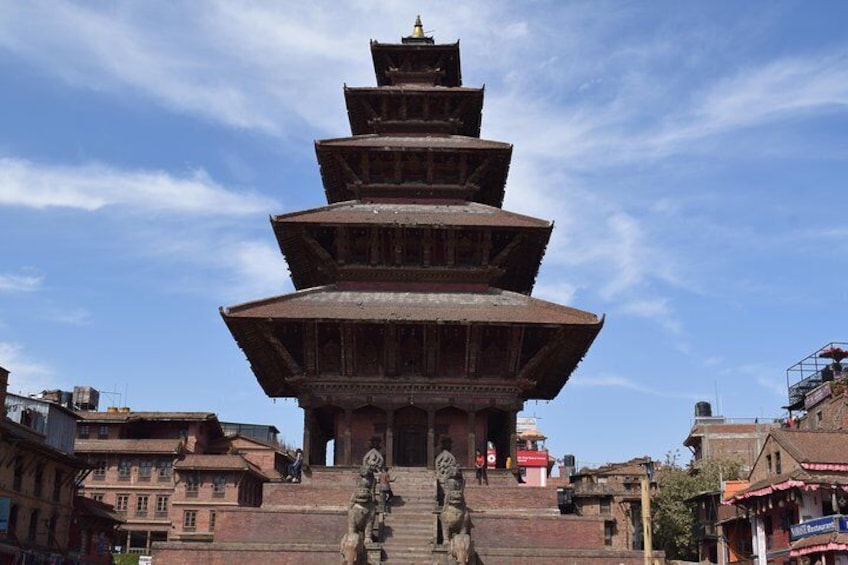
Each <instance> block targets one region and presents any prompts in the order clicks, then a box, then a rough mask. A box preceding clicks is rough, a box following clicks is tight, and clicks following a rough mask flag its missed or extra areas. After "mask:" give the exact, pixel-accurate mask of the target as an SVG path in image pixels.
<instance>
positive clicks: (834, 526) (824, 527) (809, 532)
mask: <svg viewBox="0 0 848 565" xmlns="http://www.w3.org/2000/svg"><path fill="white" fill-rule="evenodd" d="M831 532H848V517H846V516H840V515H838V514H837V515H834V516H822V517H821V518H814V519H812V520H807V521H806V522H801V523H800V524H793V525H791V526H789V540H790V541H795V540H797V539H801V538H806V537H809V536H815V535H818V534H829V533H831Z"/></svg>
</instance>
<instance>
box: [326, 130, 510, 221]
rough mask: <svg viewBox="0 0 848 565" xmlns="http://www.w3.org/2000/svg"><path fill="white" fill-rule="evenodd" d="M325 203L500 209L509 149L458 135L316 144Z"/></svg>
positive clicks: (366, 138)
mask: <svg viewBox="0 0 848 565" xmlns="http://www.w3.org/2000/svg"><path fill="white" fill-rule="evenodd" d="M315 152H316V154H317V156H318V163H319V165H320V167H321V179H322V182H323V184H324V191H325V193H326V196H327V201H328V202H329V203H331V204H332V203H336V202H344V201H347V200H368V199H370V198H384V199H385V198H394V199H398V198H405V199H420V200H429V199H433V198H436V199H439V198H441V199H453V200H455V199H469V200H473V201H475V202H481V203H483V204H488V205H490V206H496V207H498V208H500V207H501V205H502V204H503V198H504V191H505V187H506V178H507V174H508V173H509V163H510V159H511V158H512V145H510V144H509V143H502V142H499V141H489V140H483V139H478V138H474V137H465V136H457V135H426V136H413V135H403V136H400V135H397V136H395V135H359V136H355V137H346V138H339V139H327V140H323V141H318V142H316V143H315Z"/></svg>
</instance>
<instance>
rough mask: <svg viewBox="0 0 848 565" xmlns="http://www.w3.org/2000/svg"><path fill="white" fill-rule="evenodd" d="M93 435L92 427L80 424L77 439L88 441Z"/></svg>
mask: <svg viewBox="0 0 848 565" xmlns="http://www.w3.org/2000/svg"><path fill="white" fill-rule="evenodd" d="M90 435H91V426H89V425H88V424H80V426H79V427H78V428H77V437H78V438H80V439H88V437H89V436H90Z"/></svg>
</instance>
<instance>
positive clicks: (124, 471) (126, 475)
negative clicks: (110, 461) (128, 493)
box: [118, 459, 132, 481]
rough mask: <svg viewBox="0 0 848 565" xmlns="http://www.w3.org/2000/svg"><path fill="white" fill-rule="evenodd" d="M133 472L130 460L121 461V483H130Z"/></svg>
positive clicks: (119, 473)
mask: <svg viewBox="0 0 848 565" xmlns="http://www.w3.org/2000/svg"><path fill="white" fill-rule="evenodd" d="M131 471H132V466H131V465H130V462H129V460H128V459H121V461H120V462H119V463H118V480H119V481H128V480H130V473H131Z"/></svg>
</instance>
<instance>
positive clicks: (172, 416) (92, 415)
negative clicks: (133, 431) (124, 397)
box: [76, 411, 217, 423]
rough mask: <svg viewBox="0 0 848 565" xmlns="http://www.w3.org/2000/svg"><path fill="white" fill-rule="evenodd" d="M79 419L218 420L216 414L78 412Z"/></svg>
mask: <svg viewBox="0 0 848 565" xmlns="http://www.w3.org/2000/svg"><path fill="white" fill-rule="evenodd" d="M76 415H77V417H78V418H79V419H80V420H85V421H86V422H104V423H108V422H125V421H131V420H157V421H185V422H189V421H192V422H202V421H205V420H214V419H216V418H217V416H216V415H215V413H214V412H88V411H78V412H76Z"/></svg>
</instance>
